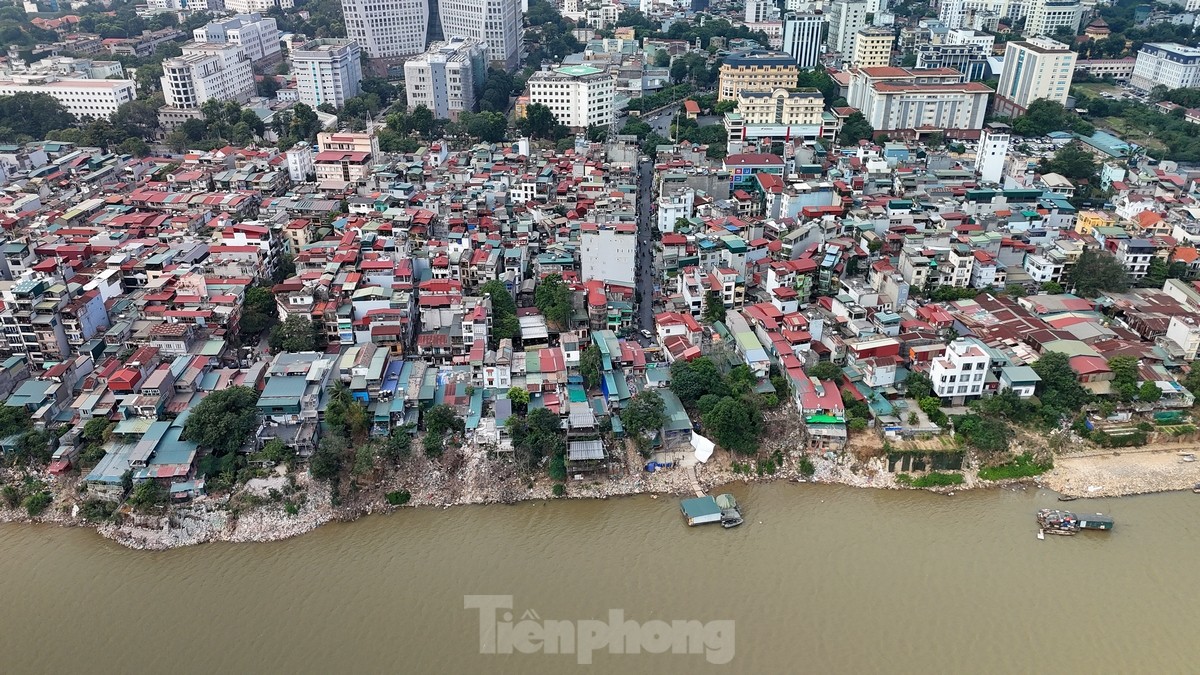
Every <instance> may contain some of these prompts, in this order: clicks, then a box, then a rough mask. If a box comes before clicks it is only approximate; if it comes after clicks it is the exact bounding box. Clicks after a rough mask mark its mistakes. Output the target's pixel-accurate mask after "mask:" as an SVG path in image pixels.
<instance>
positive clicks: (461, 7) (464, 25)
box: [438, 0, 521, 72]
mask: <svg viewBox="0 0 1200 675" xmlns="http://www.w3.org/2000/svg"><path fill="white" fill-rule="evenodd" d="M438 11H439V12H440V13H441V19H442V34H443V35H445V36H447V37H455V36H461V37H469V38H475V39H476V40H478V41H479V42H481V43H484V44H486V45H487V48H488V61H489V62H490V63H491V64H492V65H494V66H496V67H498V68H503V69H504V70H507V71H509V72H512V71H515V70H516V69H517V67H518V66H520V65H521V0H438Z"/></svg>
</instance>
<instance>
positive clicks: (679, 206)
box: [658, 187, 696, 232]
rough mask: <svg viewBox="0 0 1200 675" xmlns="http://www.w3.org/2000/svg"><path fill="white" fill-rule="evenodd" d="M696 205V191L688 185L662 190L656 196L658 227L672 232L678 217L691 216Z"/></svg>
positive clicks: (662, 230) (661, 230)
mask: <svg viewBox="0 0 1200 675" xmlns="http://www.w3.org/2000/svg"><path fill="white" fill-rule="evenodd" d="M695 205H696V191H695V190H693V189H692V188H690V187H681V188H676V189H674V190H672V191H670V192H667V191H664V192H663V193H662V194H660V195H659V196H658V229H659V231H660V232H674V231H675V222H676V221H678V220H679V219H680V218H691V217H692V210H693V209H694V208H695Z"/></svg>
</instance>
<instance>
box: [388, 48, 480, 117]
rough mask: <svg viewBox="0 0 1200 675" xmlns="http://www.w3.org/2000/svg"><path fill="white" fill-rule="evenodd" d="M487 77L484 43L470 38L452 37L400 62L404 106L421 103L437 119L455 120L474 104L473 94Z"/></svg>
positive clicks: (410, 108)
mask: <svg viewBox="0 0 1200 675" xmlns="http://www.w3.org/2000/svg"><path fill="white" fill-rule="evenodd" d="M486 78H487V45H486V44H484V43H481V42H480V41H478V40H476V39H474V38H463V37H452V38H450V39H449V40H447V41H446V42H435V43H433V44H432V45H430V46H429V51H427V52H425V53H424V54H422V55H420V56H418V57H416V58H414V59H411V60H409V61H405V62H404V93H405V95H406V96H407V97H408V108H409V110H412V109H413V108H415V107H417V106H419V105H423V106H425V107H426V108H429V110H430V111H432V112H433V116H434V117H435V118H437V119H449V120H457V119H458V114H459V113H460V112H462V111H464V110H465V111H467V112H470V111H471V110H472V109H474V107H475V94H476V92H478V91H479V89H480V87H482V85H483V83H484V80H485V79H486Z"/></svg>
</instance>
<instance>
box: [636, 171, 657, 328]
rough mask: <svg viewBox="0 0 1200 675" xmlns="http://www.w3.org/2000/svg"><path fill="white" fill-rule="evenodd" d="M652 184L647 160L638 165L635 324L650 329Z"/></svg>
mask: <svg viewBox="0 0 1200 675" xmlns="http://www.w3.org/2000/svg"><path fill="white" fill-rule="evenodd" d="M653 184H654V163H653V162H652V161H651V160H650V159H646V160H643V161H641V162H639V163H638V205H637V211H638V233H637V237H638V255H637V300H638V314H637V325H638V328H640V329H643V330H648V331H652V332H653V330H654V275H653V273H652V272H653V270H652V268H653V264H654V238H653V236H652V235H651V226H650V216H651V213H650V206H651V204H653V203H654V200H653V198H652V195H651V189H652V187H653Z"/></svg>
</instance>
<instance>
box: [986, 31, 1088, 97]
mask: <svg viewBox="0 0 1200 675" xmlns="http://www.w3.org/2000/svg"><path fill="white" fill-rule="evenodd" d="M1075 57H1076V54H1075V52H1073V51H1071V49H1070V48H1069V47H1067V45H1065V44H1063V43H1061V42H1058V41H1056V40H1051V39H1050V38H1047V37H1037V38H1032V39H1030V40H1025V41H1014V42H1009V43H1008V44H1006V45H1005V46H1004V72H1002V73H1001V74H1000V84H999V86H998V87H997V91H996V102H995V109H996V114H998V115H1014V116H1015V115H1019V114H1022V113H1024V112H1025V109H1026V108H1028V107H1029V104H1030V103H1033V102H1034V101H1036V100H1038V99H1042V98H1045V99H1050V100H1051V101H1056V102H1058V103H1066V101H1067V93H1068V92H1069V91H1070V89H1071V77H1072V75H1073V74H1074V72H1075Z"/></svg>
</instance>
